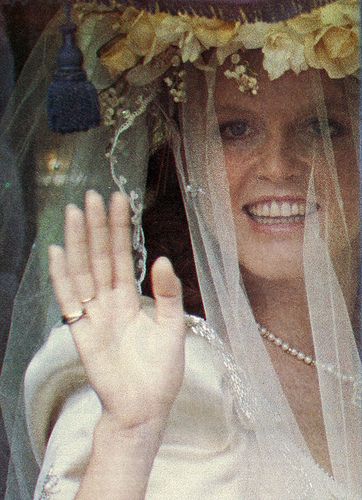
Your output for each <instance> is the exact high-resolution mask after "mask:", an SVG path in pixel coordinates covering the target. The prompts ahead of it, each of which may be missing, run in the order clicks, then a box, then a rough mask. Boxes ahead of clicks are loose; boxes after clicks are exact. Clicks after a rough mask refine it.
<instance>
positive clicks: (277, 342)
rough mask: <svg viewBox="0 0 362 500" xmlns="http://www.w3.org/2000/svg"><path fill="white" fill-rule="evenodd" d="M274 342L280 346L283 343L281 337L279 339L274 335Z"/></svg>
mask: <svg viewBox="0 0 362 500" xmlns="http://www.w3.org/2000/svg"><path fill="white" fill-rule="evenodd" d="M275 344H276V345H278V346H281V345H282V344H283V341H282V339H279V338H278V337H276V339H275Z"/></svg>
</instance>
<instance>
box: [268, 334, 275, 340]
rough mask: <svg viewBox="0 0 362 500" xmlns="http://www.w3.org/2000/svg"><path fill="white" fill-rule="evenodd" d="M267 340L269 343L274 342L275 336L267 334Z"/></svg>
mask: <svg viewBox="0 0 362 500" xmlns="http://www.w3.org/2000/svg"><path fill="white" fill-rule="evenodd" d="M268 339H269V340H270V342H274V340H275V335H273V334H272V333H269V335H268Z"/></svg>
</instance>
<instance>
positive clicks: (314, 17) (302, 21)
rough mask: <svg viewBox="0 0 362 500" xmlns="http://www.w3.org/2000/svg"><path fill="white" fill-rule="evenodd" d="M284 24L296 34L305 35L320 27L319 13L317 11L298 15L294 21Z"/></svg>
mask: <svg viewBox="0 0 362 500" xmlns="http://www.w3.org/2000/svg"><path fill="white" fill-rule="evenodd" d="M286 23H287V25H288V26H289V27H290V28H292V29H293V30H295V31H296V32H297V33H299V34H302V35H305V34H307V33H312V32H313V31H316V30H318V29H320V28H321V26H322V19H321V15H320V11H319V10H317V11H313V12H311V13H309V14H300V15H299V16H297V17H295V18H294V19H290V20H288V21H287V22H286Z"/></svg>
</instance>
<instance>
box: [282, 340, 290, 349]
mask: <svg viewBox="0 0 362 500" xmlns="http://www.w3.org/2000/svg"><path fill="white" fill-rule="evenodd" d="M282 349H283V351H287V350H288V349H289V344H287V342H284V343H283V344H282Z"/></svg>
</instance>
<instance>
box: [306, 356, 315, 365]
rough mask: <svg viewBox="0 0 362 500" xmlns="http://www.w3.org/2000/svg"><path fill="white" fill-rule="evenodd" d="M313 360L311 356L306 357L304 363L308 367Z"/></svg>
mask: <svg viewBox="0 0 362 500" xmlns="http://www.w3.org/2000/svg"><path fill="white" fill-rule="evenodd" d="M312 361H313V359H312V358H311V356H306V357H305V358H304V362H305V363H306V364H307V365H310V364H311V363H312Z"/></svg>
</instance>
